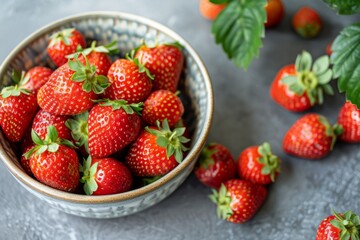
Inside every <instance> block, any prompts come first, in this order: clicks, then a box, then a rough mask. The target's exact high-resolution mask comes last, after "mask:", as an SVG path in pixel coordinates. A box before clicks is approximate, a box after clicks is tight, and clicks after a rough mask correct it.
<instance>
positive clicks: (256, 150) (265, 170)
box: [237, 143, 280, 185]
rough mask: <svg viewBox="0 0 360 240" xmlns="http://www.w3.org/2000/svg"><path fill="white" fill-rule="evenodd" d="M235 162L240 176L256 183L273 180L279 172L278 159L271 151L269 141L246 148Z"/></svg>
mask: <svg viewBox="0 0 360 240" xmlns="http://www.w3.org/2000/svg"><path fill="white" fill-rule="evenodd" d="M237 164H238V172H239V176H240V178H241V179H244V180H248V181H250V182H253V183H257V184H264V185H266V184H270V183H272V182H275V179H276V177H277V175H278V174H279V172H280V159H279V158H278V157H277V156H275V155H273V154H272V153H271V148H270V144H269V143H264V144H262V145H260V146H252V147H248V148H246V149H245V150H244V151H243V152H242V153H241V154H240V156H239V158H238V162H237Z"/></svg>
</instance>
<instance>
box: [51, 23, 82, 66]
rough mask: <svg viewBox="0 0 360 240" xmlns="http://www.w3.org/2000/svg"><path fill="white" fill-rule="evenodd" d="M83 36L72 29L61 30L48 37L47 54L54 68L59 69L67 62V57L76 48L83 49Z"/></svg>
mask: <svg viewBox="0 0 360 240" xmlns="http://www.w3.org/2000/svg"><path fill="white" fill-rule="evenodd" d="M85 45H86V43H85V38H84V36H83V35H82V34H81V33H80V32H79V31H78V30H76V29H74V28H67V29H63V30H61V31H59V32H56V33H54V34H53V35H51V36H50V41H49V44H48V47H47V52H48V54H49V56H50V58H51V60H52V61H53V62H54V63H55V65H56V66H58V67H60V66H61V65H63V64H65V63H66V62H67V61H68V60H67V58H66V56H67V55H69V54H72V53H75V52H76V49H77V47H78V46H80V47H82V48H85Z"/></svg>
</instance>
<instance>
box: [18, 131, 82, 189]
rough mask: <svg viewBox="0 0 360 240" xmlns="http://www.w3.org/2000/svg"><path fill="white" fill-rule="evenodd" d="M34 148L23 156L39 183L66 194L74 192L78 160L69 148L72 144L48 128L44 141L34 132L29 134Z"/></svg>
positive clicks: (77, 178)
mask: <svg viewBox="0 0 360 240" xmlns="http://www.w3.org/2000/svg"><path fill="white" fill-rule="evenodd" d="M31 136H32V139H33V141H34V143H35V144H36V146H35V147H34V148H32V149H31V150H30V151H28V152H27V153H26V154H25V157H26V158H27V159H29V161H30V168H31V171H32V173H33V174H34V176H35V177H36V179H38V180H39V181H40V182H42V183H44V184H46V185H48V186H50V187H53V188H56V189H59V190H63V191H67V192H74V191H75V190H76V188H77V186H78V183H79V178H80V173H79V159H78V157H77V154H76V152H75V151H74V150H73V149H72V148H71V147H73V145H72V143H71V142H70V141H68V140H66V139H61V138H59V137H58V133H57V131H56V128H55V127H54V126H49V127H48V133H47V136H46V137H45V140H42V139H41V138H40V137H39V136H38V135H37V134H36V133H35V131H32V132H31Z"/></svg>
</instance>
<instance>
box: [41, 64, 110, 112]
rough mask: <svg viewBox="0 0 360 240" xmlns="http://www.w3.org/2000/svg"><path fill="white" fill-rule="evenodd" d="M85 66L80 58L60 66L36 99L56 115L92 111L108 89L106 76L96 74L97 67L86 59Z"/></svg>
mask: <svg viewBox="0 0 360 240" xmlns="http://www.w3.org/2000/svg"><path fill="white" fill-rule="evenodd" d="M84 58H85V64H83V63H82V62H81V61H80V60H79V59H78V58H77V57H75V60H69V62H68V64H64V65H62V66H61V67H59V68H58V69H57V70H56V71H55V72H54V73H53V74H52V75H51V76H50V79H49V80H48V81H47V83H46V84H45V85H44V86H42V87H41V88H40V90H39V92H38V95H37V100H38V103H39V105H40V107H41V108H42V109H44V110H45V111H47V112H50V113H53V114H56V115H74V114H80V113H83V112H85V111H86V110H88V109H90V108H91V107H92V106H93V105H94V102H93V100H95V99H98V95H99V94H101V93H103V92H104V90H105V88H106V87H108V86H109V83H108V80H107V78H106V77H105V76H103V75H97V74H96V67H95V66H93V65H90V64H89V62H88V60H87V58H86V57H84Z"/></svg>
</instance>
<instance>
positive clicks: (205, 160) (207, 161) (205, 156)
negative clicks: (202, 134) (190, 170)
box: [198, 144, 217, 169]
mask: <svg viewBox="0 0 360 240" xmlns="http://www.w3.org/2000/svg"><path fill="white" fill-rule="evenodd" d="M210 146H211V144H210V145H209V146H208V147H205V148H204V149H203V150H202V151H201V153H200V157H199V161H198V164H199V166H201V167H202V168H203V169H208V168H209V167H211V166H212V165H214V163H215V162H214V160H213V159H212V157H211V156H212V155H213V154H214V153H216V152H217V151H216V150H215V149H210Z"/></svg>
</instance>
